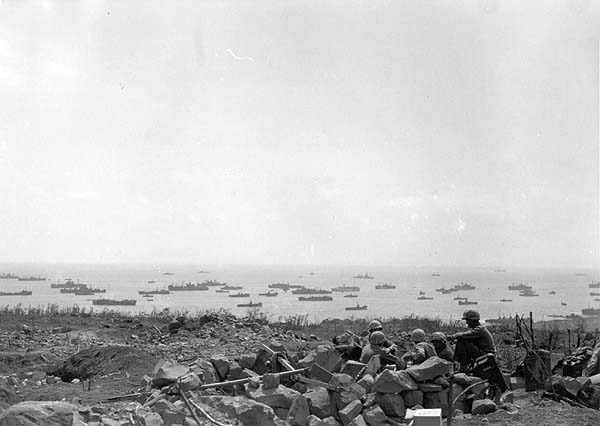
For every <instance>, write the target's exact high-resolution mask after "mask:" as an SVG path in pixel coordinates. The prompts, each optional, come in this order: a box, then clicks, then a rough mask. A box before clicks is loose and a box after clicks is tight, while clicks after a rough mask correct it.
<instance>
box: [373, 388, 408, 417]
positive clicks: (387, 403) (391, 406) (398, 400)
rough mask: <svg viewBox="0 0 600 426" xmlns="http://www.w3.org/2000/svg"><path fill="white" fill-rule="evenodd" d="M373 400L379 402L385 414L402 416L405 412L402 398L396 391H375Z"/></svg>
mask: <svg viewBox="0 0 600 426" xmlns="http://www.w3.org/2000/svg"><path fill="white" fill-rule="evenodd" d="M375 402H377V404H379V406H380V407H381V409H382V410H383V412H384V413H385V414H386V416H389V417H404V415H405V414H406V406H405V405H404V400H403V399H402V397H401V396H400V395H398V394H396V393H377V394H376V395H375Z"/></svg>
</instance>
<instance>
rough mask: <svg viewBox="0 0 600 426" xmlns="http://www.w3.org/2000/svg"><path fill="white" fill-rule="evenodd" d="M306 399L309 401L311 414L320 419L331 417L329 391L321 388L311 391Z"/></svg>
mask: <svg viewBox="0 0 600 426" xmlns="http://www.w3.org/2000/svg"><path fill="white" fill-rule="evenodd" d="M304 397H305V398H306V399H307V401H308V407H309V410H310V412H311V414H314V415H315V416H317V417H319V418H320V419H324V418H326V417H329V416H331V414H332V413H331V400H330V398H329V392H328V391H327V389H325V388H321V387H318V388H314V389H310V390H309V391H307V392H306V393H305V394H304Z"/></svg>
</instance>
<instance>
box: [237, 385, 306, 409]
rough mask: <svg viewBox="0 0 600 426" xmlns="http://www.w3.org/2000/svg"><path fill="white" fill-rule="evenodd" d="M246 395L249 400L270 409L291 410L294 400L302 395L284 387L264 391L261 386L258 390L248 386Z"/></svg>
mask: <svg viewBox="0 0 600 426" xmlns="http://www.w3.org/2000/svg"><path fill="white" fill-rule="evenodd" d="M246 394H247V395H248V398H250V399H252V400H254V401H257V402H261V403H263V404H266V405H268V406H269V407H279V408H290V407H291V405H292V400H293V399H294V397H295V396H297V395H300V392H298V391H295V390H293V389H290V388H288V387H286V386H283V385H279V386H277V387H275V388H271V389H264V387H263V386H262V385H261V386H259V387H258V388H256V389H252V388H250V387H249V386H247V387H246Z"/></svg>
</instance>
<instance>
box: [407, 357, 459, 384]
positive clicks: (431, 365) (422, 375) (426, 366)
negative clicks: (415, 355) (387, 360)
mask: <svg viewBox="0 0 600 426" xmlns="http://www.w3.org/2000/svg"><path fill="white" fill-rule="evenodd" d="M451 368H452V363H451V362H450V361H446V360H445V359H442V358H439V357H437V356H433V357H431V358H427V359H426V360H425V361H423V362H422V363H421V364H417V365H413V366H412V367H409V368H407V369H406V372H407V373H408V374H410V376H411V377H412V378H413V379H415V381H417V382H428V381H431V380H433V379H435V378H436V377H438V376H443V375H444V374H449V373H450V370H451Z"/></svg>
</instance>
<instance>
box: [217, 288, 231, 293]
mask: <svg viewBox="0 0 600 426" xmlns="http://www.w3.org/2000/svg"><path fill="white" fill-rule="evenodd" d="M215 293H229V290H223V289H222V288H220V289H218V290H216V291H215Z"/></svg>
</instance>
